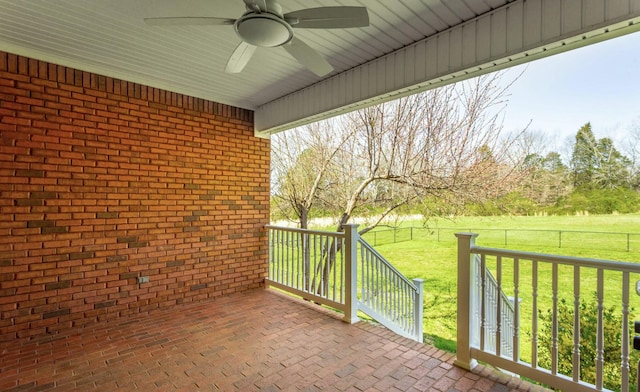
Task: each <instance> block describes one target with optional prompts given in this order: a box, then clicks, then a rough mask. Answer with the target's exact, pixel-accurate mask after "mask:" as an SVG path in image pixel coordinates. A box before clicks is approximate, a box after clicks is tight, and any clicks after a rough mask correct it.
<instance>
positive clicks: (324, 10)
mask: <svg viewBox="0 0 640 392" xmlns="http://www.w3.org/2000/svg"><path fill="white" fill-rule="evenodd" d="M284 19H285V20H286V21H287V22H289V24H291V27H296V28H302V29H344V28H349V27H366V26H369V13H368V12H367V8H366V7H318V8H307V9H304V10H299V11H293V12H289V13H286V14H284Z"/></svg>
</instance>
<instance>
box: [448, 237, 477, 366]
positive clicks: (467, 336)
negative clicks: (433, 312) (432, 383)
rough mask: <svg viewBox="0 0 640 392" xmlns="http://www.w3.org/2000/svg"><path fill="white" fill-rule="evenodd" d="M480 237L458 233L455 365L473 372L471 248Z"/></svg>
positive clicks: (474, 362)
mask: <svg viewBox="0 0 640 392" xmlns="http://www.w3.org/2000/svg"><path fill="white" fill-rule="evenodd" d="M477 236H478V235H477V234H474V233H456V237H457V238H458V320H457V328H458V334H457V350H456V351H457V355H456V360H455V361H454V362H453V364H454V365H456V366H458V367H461V368H463V369H467V370H471V369H473V368H474V367H475V366H476V365H477V362H476V360H475V359H471V320H472V319H471V311H472V309H471V306H470V304H471V285H472V284H473V276H471V247H472V246H474V245H475V239H476V237H477Z"/></svg>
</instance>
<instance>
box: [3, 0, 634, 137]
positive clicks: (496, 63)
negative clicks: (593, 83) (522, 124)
mask: <svg viewBox="0 0 640 392" xmlns="http://www.w3.org/2000/svg"><path fill="white" fill-rule="evenodd" d="M278 2H279V3H280V4H281V6H282V8H283V11H284V12H290V11H295V10H299V9H303V8H313V7H320V6H365V7H367V9H368V10H369V17H370V21H371V25H370V26H369V27H365V28H355V29H336V30H316V29H296V30H295V32H296V35H297V37H299V38H300V39H303V40H304V41H305V42H307V43H308V44H309V45H310V46H311V47H313V48H314V49H316V50H317V51H318V52H320V53H321V54H322V55H324V56H325V57H326V58H327V60H328V61H329V62H330V63H331V64H332V65H333V67H334V68H335V70H334V72H332V73H331V74H329V75H328V76H327V77H326V78H320V77H317V76H316V75H314V74H313V73H311V72H309V71H308V70H307V69H305V68H304V67H302V66H301V65H300V64H298V63H297V62H296V61H295V60H293V59H292V58H291V57H290V56H289V55H288V54H287V53H286V52H285V51H284V49H282V48H269V49H267V48H258V50H257V51H256V53H255V55H254V57H253V58H252V59H251V61H250V62H249V64H248V65H247V67H246V68H245V69H244V71H243V72H242V73H239V74H227V73H225V72H224V68H225V64H226V62H227V59H228V58H229V56H230V55H231V53H232V52H233V50H234V49H235V47H236V46H237V44H238V42H239V39H238V37H236V35H235V34H234V32H233V29H232V28H231V27H230V26H171V27H168V26H165V27H159V26H147V25H145V23H144V21H143V20H144V18H146V17H163V16H216V17H229V18H237V17H239V16H240V15H241V14H242V13H243V12H244V10H245V5H244V2H243V1H242V0H108V1H106V0H0V50H2V51H6V52H9V53H14V54H18V55H22V56H27V57H30V58H34V59H38V60H44V61H48V62H51V63H55V64H59V65H63V66H67V67H72V68H75V69H79V70H83V71H88V72H93V73H97V74H100V75H105V76H110V77H115V78H119V79H123V80H127V81H131V82H136V83H141V84H144V85H148V86H152V87H156V88H161V89H165V90H169V91H173V92H177V93H181V94H186V95H189V96H194V97H198V98H204V99H208V100H211V101H215V102H219V103H223V104H228V105H232V106H236V107H240V108H246V109H251V110H255V119H256V123H255V125H256V131H257V133H256V134H257V135H260V136H268V134H270V133H273V132H278V131H282V130H284V129H289V128H292V127H295V126H299V125H302V124H305V123H309V122H312V121H315V120H319V119H322V118H326V117H329V116H332V115H335V114H340V113H343V112H346V111H348V110H352V109H355V108H358V107H362V106H364V105H368V104H372V103H376V102H380V101H383V100H389V99H392V98H395V97H399V96H402V95H406V94H410V93H413V92H417V91H420V90H424V89H429V88H433V87H436V86H439V85H442V84H445V83H450V82H454V81H457V80H461V79H463V78H468V77H471V76H474V75H478V74H480V73H485V72H489V71H493V70H496V69H499V68H501V67H507V66H509V65H512V64H516V63H519V62H524V61H529V60H530V59H534V58H538V57H542V56H546V55H549V54H552V53H557V52H560V51H564V50H568V49H571V48H574V47H577V46H581V45H585V44H589V43H592V42H595V41H597V40H601V39H607V38H610V37H613V36H615V35H619V34H625V33H628V32H632V31H635V30H637V29H638V22H639V20H638V17H639V16H640V0H393V1H390V0H279V1H278Z"/></svg>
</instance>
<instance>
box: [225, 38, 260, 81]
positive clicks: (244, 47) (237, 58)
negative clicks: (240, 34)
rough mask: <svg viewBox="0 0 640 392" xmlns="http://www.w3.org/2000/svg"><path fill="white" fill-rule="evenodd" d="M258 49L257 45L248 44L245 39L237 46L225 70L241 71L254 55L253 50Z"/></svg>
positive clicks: (229, 71) (231, 71)
mask: <svg viewBox="0 0 640 392" xmlns="http://www.w3.org/2000/svg"><path fill="white" fill-rule="evenodd" d="M255 51H256V46H253V45H251V44H248V43H246V42H244V41H242V42H240V44H239V45H238V46H237V47H236V49H235V50H234V51H233V53H232V54H231V57H229V61H227V66H226V67H225V69H224V72H227V73H239V72H241V71H242V70H243V69H244V67H245V65H247V63H248V62H249V60H250V59H251V56H253V52H255Z"/></svg>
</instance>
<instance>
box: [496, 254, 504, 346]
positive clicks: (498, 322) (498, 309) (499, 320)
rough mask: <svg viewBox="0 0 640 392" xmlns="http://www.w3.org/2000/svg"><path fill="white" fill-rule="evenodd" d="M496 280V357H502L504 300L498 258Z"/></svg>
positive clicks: (499, 259)
mask: <svg viewBox="0 0 640 392" xmlns="http://www.w3.org/2000/svg"><path fill="white" fill-rule="evenodd" d="M496 280H497V283H498V287H496V318H495V322H496V355H497V356H500V353H501V352H502V298H500V293H501V292H502V257H501V256H498V257H497V258H496Z"/></svg>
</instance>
